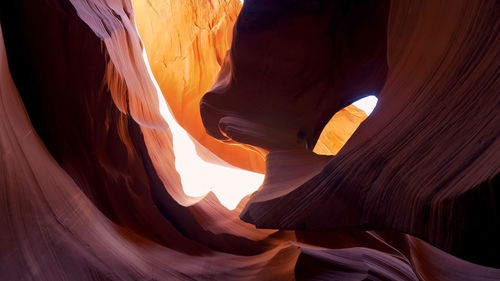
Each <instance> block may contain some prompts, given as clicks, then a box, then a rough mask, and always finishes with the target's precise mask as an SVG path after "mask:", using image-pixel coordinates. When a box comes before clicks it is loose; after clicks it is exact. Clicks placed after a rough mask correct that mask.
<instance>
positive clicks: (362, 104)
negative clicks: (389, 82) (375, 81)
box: [352, 95, 378, 115]
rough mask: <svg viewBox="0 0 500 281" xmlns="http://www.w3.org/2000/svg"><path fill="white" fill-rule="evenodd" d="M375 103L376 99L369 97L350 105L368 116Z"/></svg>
mask: <svg viewBox="0 0 500 281" xmlns="http://www.w3.org/2000/svg"><path fill="white" fill-rule="evenodd" d="M377 101H378V99H377V97H376V96H373V95H371V96H367V97H364V98H362V99H359V100H357V101H355V102H353V103H352V104H354V106H356V107H357V108H359V109H361V110H363V111H364V112H365V113H366V115H370V114H371V113H372V111H373V109H374V108H375V106H376V105H377Z"/></svg>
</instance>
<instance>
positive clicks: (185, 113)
mask: <svg viewBox="0 0 500 281" xmlns="http://www.w3.org/2000/svg"><path fill="white" fill-rule="evenodd" d="M132 4H133V8H134V14H135V17H136V23H137V28H138V31H139V34H140V36H141V39H142V42H143V43H144V47H145V49H146V51H147V54H148V59H149V63H150V65H151V70H152V72H153V74H154V76H155V78H156V80H157V82H158V85H159V86H160V88H161V91H162V93H163V95H164V96H165V98H166V101H167V102H168V104H169V106H170V108H171V109H172V111H173V113H174V115H175V117H176V119H177V120H178V122H179V123H180V124H181V125H182V126H183V127H184V128H185V129H186V130H187V131H188V132H189V133H190V134H191V136H193V137H194V138H195V139H196V140H197V141H199V142H200V143H201V144H202V145H204V146H205V147H207V148H208V149H210V150H211V151H213V152H215V153H216V154H217V155H219V157H222V159H224V160H226V161H228V162H229V163H231V164H233V165H236V166H239V167H243V168H246V169H250V170H254V171H258V172H264V167H265V165H264V155H262V154H259V153H257V152H255V151H253V150H251V149H252V148H246V149H245V148H244V147H242V146H234V145H229V144H224V143H222V142H218V141H217V140H216V139H214V138H212V137H210V136H208V135H207V134H206V133H205V128H204V127H203V125H202V122H201V117H200V108H199V104H200V99H201V97H202V96H203V94H205V92H206V91H208V90H209V89H210V87H211V86H212V85H213V84H214V82H215V78H216V77H217V74H218V72H219V70H220V67H221V65H222V63H223V62H224V56H225V55H226V52H227V50H228V49H229V47H230V44H231V38H232V30H233V25H234V22H235V21H236V17H237V16H238V13H239V11H240V8H241V3H240V2H239V1H206V0H199V1H182V0H178V1H175V0H152V1H142V0H134V1H132Z"/></svg>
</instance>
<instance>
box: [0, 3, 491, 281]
mask: <svg viewBox="0 0 500 281" xmlns="http://www.w3.org/2000/svg"><path fill="white" fill-rule="evenodd" d="M171 3H178V2H174V1H172V2H171ZM206 3H211V5H212V6H211V7H212V8H214V9H215V10H217V7H219V8H220V7H223V6H224V5H222V4H220V3H227V2H225V1H220V2H218V1H210V2H206ZM206 3H205V4H206ZM135 4H137V3H135ZM205 4H203V5H200V6H193V7H205V8H207V9H209V5H208V4H206V5H205ZM143 5H146V4H143ZM204 5H205V6H204ZM232 5H233V6H231V7H237V6H238V5H237V4H235V3H233V4H232ZM153 6H154V5H153ZM185 6H186V8H187V7H191V6H189V5H187V4H186V5H185ZM149 7H152V6H151V5H150V6H149ZM134 8H135V7H134ZM234 9H236V8H234ZM499 10H500V9H499V6H498V3H497V2H496V1H477V2H474V1H444V2H439V3H437V2H435V1H425V0H421V1H392V2H389V1H359V2H353V1H335V2H333V1H278V0H276V1H264V0H260V1H259V0H253V1H252V0H247V1H245V3H244V5H243V8H242V10H241V13H240V15H239V17H238V20H237V22H236V24H235V29H234V37H233V41H232V45H231V50H230V52H229V53H228V55H226V57H225V59H224V60H223V61H222V60H220V59H221V58H218V59H217V64H216V63H215V62H214V60H213V57H211V59H210V61H211V65H212V66H211V67H210V68H216V67H217V65H220V64H222V65H223V66H222V69H221V71H220V73H219V75H218V79H217V81H215V83H214V86H213V87H212V89H210V90H209V91H208V93H207V94H206V95H205V96H204V97H203V98H202V99H201V104H200V105H201V117H202V121H203V124H204V125H205V126H206V130H207V132H208V133H209V134H211V135H212V136H214V137H215V138H217V139H221V140H223V141H224V142H226V143H240V142H241V143H245V144H247V145H251V146H254V147H260V148H262V149H263V150H261V151H264V152H265V151H269V154H268V155H267V157H266V167H265V169H266V180H265V183H264V186H263V187H262V188H261V190H260V191H258V192H257V193H256V194H254V195H253V196H250V197H248V198H246V199H245V200H243V201H242V202H241V203H240V205H239V206H238V207H237V208H236V209H235V210H233V211H230V210H227V209H225V208H224V207H222V206H221V205H220V204H219V203H218V202H217V199H216V198H215V196H214V195H213V194H208V195H207V196H206V197H204V198H189V197H187V196H185V195H184V194H183V193H182V187H181V185H180V179H179V175H178V174H177V172H176V171H175V168H174V163H173V162H174V155H173V153H172V145H171V141H172V139H171V135H170V131H169V129H168V126H167V125H166V124H165V122H164V120H163V118H162V117H161V116H160V113H159V109H158V107H159V104H158V103H159V101H158V100H157V96H156V90H155V85H154V83H153V81H151V77H150V76H149V75H148V73H147V64H146V62H145V61H144V58H143V56H142V51H143V47H144V46H143V43H142V42H141V40H140V37H139V35H138V32H137V30H136V28H135V23H134V22H135V20H134V13H133V6H132V5H131V3H130V2H128V1H115V0H94V1H83V0H71V2H68V1H66V0H48V1H36V0H29V1H23V2H19V1H10V2H5V3H2V4H0V15H1V29H2V33H3V40H2V41H4V43H5V48H4V47H3V44H1V48H0V62H1V65H0V70H1V72H0V80H1V81H2V83H0V152H1V153H0V156H1V162H0V163H1V165H0V191H1V192H0V202H2V204H0V208H1V209H0V234H1V236H0V237H1V239H0V279H2V280H33V279H35V280H191V279H195V280H214V279H215V280H293V279H297V280H364V279H368V280H498V279H500V277H499V276H500V270H499V269H498V268H499V267H500V265H499V264H498V259H497V258H496V253H497V252H498V250H499V248H500V247H499V242H498V236H499V235H498V234H499V220H498V213H497V210H496V207H495V206H496V205H495V204H496V201H498V200H497V197H498V186H500V183H499V177H498V173H499V170H500V162H499V161H500V160H499V159H500V146H499V144H500V142H499V141H498V140H499V138H498V136H499V133H500V131H499V128H500V126H498V124H500V119H499V118H500V117H499V116H500V115H499V114H498V112H497V111H498V110H497V109H498V108H499V106H500V96H499V95H498V93H499V92H500V82H499V81H500V80H499V79H498V69H499V68H498V65H499V63H500V61H499V58H500V56H499V55H500V54H499V53H500V51H499V50H498V48H496V46H498V45H500V42H499V41H500V32H499V27H500V22H499V18H500V17H498V12H497V11H499ZM231 11H232V12H234V10H230V12H229V13H228V14H230V13H232V12H231ZM226 12H227V11H226ZM200 13H201V14H203V13H204V12H202V11H200ZM208 14H210V13H208ZM216 14H217V13H216ZM218 15H219V14H218ZM220 15H222V14H220ZM202 18H204V17H202V16H201V17H200V19H202ZM138 26H139V31H141V24H140V23H139V24H138ZM143 28H144V27H143ZM220 30H224V33H225V32H226V31H228V30H229V28H228V27H225V28H221V29H220ZM186 32H188V31H186ZM141 34H142V33H141ZM145 36H147V35H145ZM144 42H146V40H145V41H144ZM146 44H148V43H144V45H146ZM200 44H201V43H200ZM203 44H205V43H203ZM225 44H228V41H226V43H225ZM208 45H209V46H210V44H208ZM216 45H217V44H216ZM147 46H148V45H146V48H148V47H147ZM217 46H218V45H217ZM218 48H219V49H218ZM152 49H155V48H154V47H153V48H152ZM215 49H216V51H211V53H217V54H219V55H220V54H223V52H224V51H225V50H223V49H224V48H222V47H215ZM212 50H213V49H212ZM148 54H149V55H150V57H149V59H150V61H151V66H152V68H153V72H154V74H155V76H156V78H157V79H158V80H159V82H160V84H162V82H161V81H162V79H161V78H159V77H160V76H159V74H158V72H161V69H162V68H161V67H160V68H159V69H160V70H158V69H156V71H155V68H154V66H155V63H156V62H155V61H154V59H152V58H154V57H155V55H152V54H151V52H150V51H149V50H148ZM160 57H161V56H160ZM184 67H186V69H196V67H194V68H188V67H187V66H185V65H184ZM212 70H213V69H212ZM165 71H166V70H165ZM168 71H171V70H170V69H168ZM195 73H197V72H195ZM211 73H212V74H210V75H213V72H211ZM189 77H191V76H189ZM165 79H166V78H165ZM206 79H208V78H206ZM203 81H205V80H203ZM165 83H166V84H165V85H164V86H163V87H164V88H162V90H164V89H166V90H168V89H173V88H175V87H174V86H175V85H173V84H168V83H167V82H165ZM172 83H174V82H172ZM203 83H208V82H203ZM195 85H198V86H196V89H197V90H193V93H192V94H193V98H199V97H201V95H202V94H203V93H202V92H199V91H201V90H202V89H203V87H204V86H203V87H202V86H200V85H201V82H200V84H197V83H195ZM204 85H205V84H204ZM160 87H162V85H160ZM186 89H187V88H185V89H182V87H181V88H180V89H178V90H176V91H171V93H175V95H174V94H172V96H170V95H169V91H163V92H164V94H165V95H166V97H167V100H168V99H169V98H170V99H172V100H176V99H177V100H179V102H180V103H181V104H182V103H183V102H182V100H183V99H184V95H185V94H186ZM373 92H377V93H379V95H378V96H379V104H378V105H377V108H376V110H375V111H374V113H373V114H372V115H370V117H369V118H367V119H366V121H364V122H363V123H362V124H361V125H360V127H359V128H358V129H357V130H356V132H355V133H354V135H353V136H352V137H351V138H350V139H349V141H348V142H347V143H346V145H345V146H344V147H343V148H342V149H341V150H340V151H339V152H338V154H337V155H335V156H326V155H317V154H315V153H313V152H312V150H313V148H314V147H315V145H316V144H317V143H318V138H319V137H320V134H321V132H322V130H323V128H324V127H325V125H326V124H327V123H328V121H329V120H330V119H331V117H332V115H333V114H335V113H336V112H337V111H339V110H340V109H342V108H343V107H345V106H346V105H349V104H351V103H352V102H353V101H354V100H356V99H358V98H360V97H362V96H364V95H366V94H368V93H369V94H371V93H373ZM186 100H187V97H186ZM169 102H171V105H172V104H175V101H171V100H169ZM185 108H189V109H186V110H185V111H183V109H184V107H183V106H182V105H178V104H177V105H173V106H172V109H173V111H174V113H176V117H177V118H178V119H179V121H180V122H181V123H182V121H183V120H184V119H186V120H187V119H189V118H187V117H182V116H188V115H189V114H190V112H196V111H195V107H194V106H192V105H189V106H187V105H186V107H185ZM183 114H188V115H183ZM195 123H196V122H194V123H193V124H195ZM183 125H184V126H185V127H186V128H187V129H188V131H189V132H190V133H192V134H193V135H194V136H195V137H196V134H197V133H196V132H198V134H200V135H202V133H200V132H202V131H201V130H200V128H199V127H197V125H190V124H189V121H186V123H185V124H183ZM190 126H192V127H190ZM321 141H322V140H321V139H320V140H319V143H321ZM323 141H327V140H323ZM199 142H200V143H201V144H204V145H207V147H209V148H210V149H212V151H214V152H217V153H219V156H220V157H221V158H223V159H226V160H228V159H229V160H228V161H230V159H231V157H228V156H227V155H226V156H224V155H225V154H227V153H229V152H230V151H231V150H225V149H221V150H217V149H214V147H215V146H217V145H214V147H210V143H211V142H212V141H207V143H204V137H202V138H200V140H199ZM221 147H225V146H221ZM205 153H207V155H208V154H209V152H205ZM242 153H243V152H242ZM244 153H246V152H244ZM224 157H228V158H224ZM238 157H239V156H238ZM245 157H246V156H245ZM245 157H243V158H237V159H239V160H234V159H233V160H231V161H235V162H238V161H241V163H243V162H245V161H246V160H245V159H247V158H245ZM248 157H251V156H248ZM244 165H248V166H249V167H250V166H252V165H253V164H248V163H247V164H245V163H243V164H242V166H244ZM259 165H260V164H259ZM252 167H257V166H252ZM258 167H260V169H262V168H263V167H262V166H258ZM255 169H257V168H255ZM247 203H248V204H247ZM240 215H241V218H242V219H244V220H245V221H248V222H251V223H253V224H255V225H257V226H258V227H265V228H269V229H256V228H255V227H254V226H253V225H252V224H249V223H245V222H243V221H241V220H240V219H239V216H240Z"/></svg>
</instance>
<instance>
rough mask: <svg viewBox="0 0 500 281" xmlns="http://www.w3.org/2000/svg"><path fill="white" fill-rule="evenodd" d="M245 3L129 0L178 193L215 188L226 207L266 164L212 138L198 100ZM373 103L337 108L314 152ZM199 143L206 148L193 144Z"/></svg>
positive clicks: (257, 182) (340, 135) (339, 138)
mask: <svg viewBox="0 0 500 281" xmlns="http://www.w3.org/2000/svg"><path fill="white" fill-rule="evenodd" d="M242 2H243V1H241V3H240V2H239V1H237V0H234V1H228V2H226V6H222V5H221V4H219V5H220V6H217V5H216V6H212V5H209V4H208V2H206V1H193V2H189V3H186V4H185V5H183V4H182V3H181V2H179V1H165V0H157V1H138V0H134V1H132V4H133V8H134V14H135V19H136V26H137V29H138V32H139V35H140V36H141V39H142V42H143V44H144V49H145V50H144V53H143V58H144V61H145V63H146V64H147V65H148V68H149V74H150V78H151V80H152V81H153V82H154V84H155V86H156V90H157V94H158V100H159V102H160V112H161V115H162V116H163V118H164V119H165V121H166V122H167V123H168V125H169V127H170V130H171V132H172V137H173V150H174V154H175V168H176V170H177V172H178V173H179V175H180V178H181V182H182V187H183V192H184V194H185V195H187V196H190V197H203V196H205V195H206V194H207V193H209V192H213V193H214V194H215V196H216V197H217V199H218V200H219V201H220V203H221V204H222V205H223V206H225V207H226V208H228V209H230V210H233V209H235V208H236V207H237V206H238V204H239V202H240V201H241V200H242V199H243V198H244V197H245V196H247V195H249V194H252V193H253V192H255V191H256V190H258V188H259V187H260V186H261V185H262V183H263V180H264V174H263V172H264V171H263V169H262V166H263V163H258V162H260V161H262V160H263V158H264V156H265V155H262V154H260V155H259V153H257V152H255V150H251V149H246V148H247V147H245V146H243V145H242V146H235V145H228V144H225V143H222V142H216V141H215V139H213V138H212V137H210V136H208V135H206V133H205V131H204V128H203V124H202V123H201V119H200V117H199V116H200V113H199V106H198V104H199V102H200V98H201V97H202V96H203V95H204V94H205V93H206V92H207V91H208V90H209V89H210V86H211V85H213V84H214V82H215V80H216V78H217V74H218V72H219V71H220V69H221V66H222V63H223V61H224V56H225V55H226V52H227V51H228V50H229V48H230V46H231V38H232V28H233V26H234V24H235V21H236V18H237V16H238V14H239V12H240V10H241V7H242ZM217 3H218V2H217ZM186 5H187V6H190V5H194V6H193V7H191V8H189V7H186ZM196 5H198V6H197V7H195V6H196ZM193 11H197V12H196V13H194V14H193V13H192V12H193ZM376 103H377V98H376V97H375V96H374V95H370V96H367V97H365V98H362V99H360V100H358V101H356V102H354V103H353V104H352V105H350V106H347V107H346V108H344V109H342V110H340V111H339V112H337V113H336V114H335V115H334V116H333V117H332V119H331V120H330V121H329V122H328V124H327V125H326V126H325V128H324V129H323V132H322V133H321V136H320V138H319V140H318V142H317V144H316V146H315V147H314V149H313V151H314V152H315V153H317V154H321V155H334V154H336V153H337V152H338V151H339V150H340V148H341V147H342V146H343V145H344V144H345V143H346V142H347V140H348V139H349V137H350V136H351V135H352V134H353V133H354V131H355V130H356V128H357V127H358V126H359V124H360V123H361V122H362V121H363V120H365V119H366V117H367V116H368V115H369V114H370V113H371V111H372V110H373V108H374V107H375V105H376ZM200 145H202V146H204V147H205V148H208V151H200V149H199V147H198V149H197V146H200ZM207 153H208V154H211V153H213V154H214V155H210V157H214V156H215V157H216V158H221V159H220V160H222V161H219V162H218V163H212V161H206V157H203V156H206V154H207ZM200 154H201V155H200ZM203 154H205V155H203ZM235 155H236V157H235ZM242 156H243V157H242ZM248 163H250V165H249V164H248Z"/></svg>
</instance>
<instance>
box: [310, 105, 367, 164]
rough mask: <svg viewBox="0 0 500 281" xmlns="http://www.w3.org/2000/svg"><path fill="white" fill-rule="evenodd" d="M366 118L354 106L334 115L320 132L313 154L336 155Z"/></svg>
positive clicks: (362, 112)
mask: <svg viewBox="0 0 500 281" xmlns="http://www.w3.org/2000/svg"><path fill="white" fill-rule="evenodd" d="M366 117H367V115H366V113H365V112H364V111H363V110H361V109H359V108H357V107H356V106H354V105H349V106H347V107H346V108H343V109H342V110H340V111H339V112H337V113H335V115H334V116H333V117H332V119H331V120H330V121H329V122H328V124H326V126H325V128H324V129H323V131H322V132H321V135H320V136H319V139H318V142H317V143H316V146H315V147H314V150H313V152H315V153H317V154H321V155H335V154H337V152H339V150H340V149H341V148H342V146H344V144H345V143H346V142H347V140H348V139H349V138H350V137H351V135H352V134H353V133H354V131H356V129H357V128H358V126H359V124H361V122H363V120H365V119H366Z"/></svg>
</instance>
